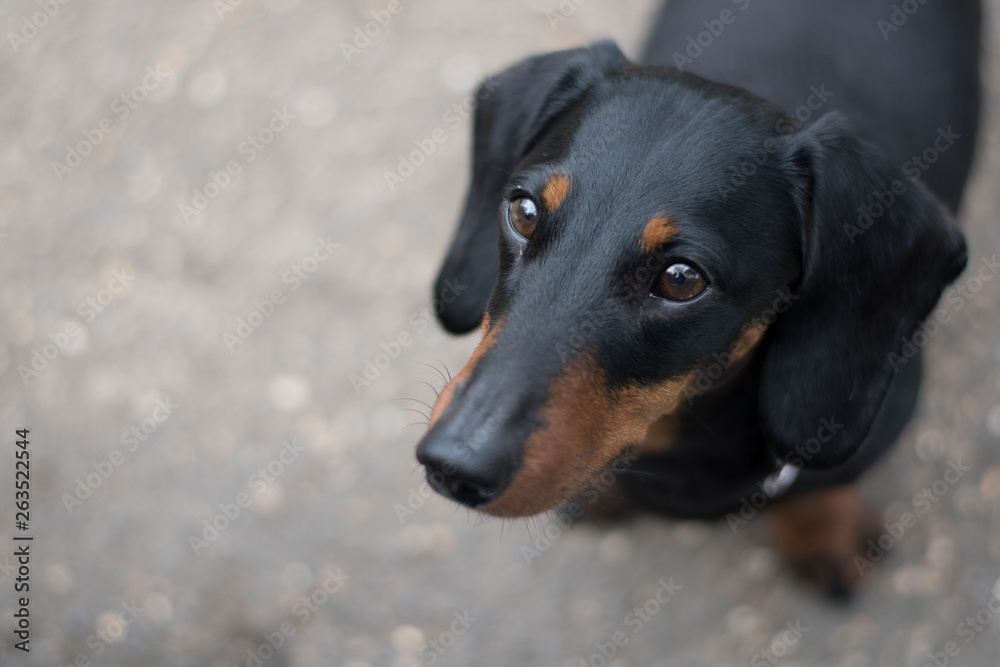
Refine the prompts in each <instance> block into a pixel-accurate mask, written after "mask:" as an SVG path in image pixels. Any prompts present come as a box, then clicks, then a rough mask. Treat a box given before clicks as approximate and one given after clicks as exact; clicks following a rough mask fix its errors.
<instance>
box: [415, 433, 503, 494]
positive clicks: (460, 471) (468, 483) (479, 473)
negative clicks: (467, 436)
mask: <svg viewBox="0 0 1000 667" xmlns="http://www.w3.org/2000/svg"><path fill="white" fill-rule="evenodd" d="M508 459H509V457H507V456H505V455H503V454H502V453H500V452H499V451H497V448H494V447H488V446H482V445H480V446H476V445H475V444H470V443H468V442H464V441H462V440H456V439H453V438H451V437H448V436H443V435H442V436H435V435H433V434H429V435H428V437H425V438H424V439H423V441H422V442H421V443H420V444H419V445H418V446H417V461H419V462H420V463H422V464H423V465H424V468H426V470H427V483H428V484H430V485H431V488H432V489H434V490H435V491H437V492H438V493H440V494H441V495H442V496H444V497H445V498H450V499H452V500H454V501H455V502H457V503H461V504H462V505H465V506H466V507H471V508H473V509H475V508H478V507H482V506H483V505H486V504H487V503H489V502H490V501H491V500H493V499H494V498H496V497H497V496H499V495H500V494H501V493H503V491H504V489H506V488H507V485H508V484H509V483H510V478H511V471H512V468H513V466H512V465H511V461H510V460H508Z"/></svg>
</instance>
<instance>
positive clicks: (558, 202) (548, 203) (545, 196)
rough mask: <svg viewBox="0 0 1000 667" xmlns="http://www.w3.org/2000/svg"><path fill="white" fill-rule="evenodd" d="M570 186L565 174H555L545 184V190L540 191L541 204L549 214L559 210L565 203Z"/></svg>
mask: <svg viewBox="0 0 1000 667" xmlns="http://www.w3.org/2000/svg"><path fill="white" fill-rule="evenodd" d="M570 186H571V183H570V180H569V176H567V175H566V174H556V175H555V176H553V177H552V178H550V179H549V182H548V183H546V184H545V189H544V190H542V203H543V204H545V208H546V209H547V210H548V211H549V212H550V213H554V212H555V211H557V210H559V207H560V206H562V204H563V202H564V201H566V195H568V194H569V189H570Z"/></svg>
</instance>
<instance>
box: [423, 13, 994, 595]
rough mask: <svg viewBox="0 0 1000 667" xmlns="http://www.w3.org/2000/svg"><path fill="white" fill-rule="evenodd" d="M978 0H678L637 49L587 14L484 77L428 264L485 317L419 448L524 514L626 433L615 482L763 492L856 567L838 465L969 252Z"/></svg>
mask: <svg viewBox="0 0 1000 667" xmlns="http://www.w3.org/2000/svg"><path fill="white" fill-rule="evenodd" d="M980 13H981V10H980V6H979V3H978V2H976V1H974V0H951V1H949V2H929V1H926V0H895V1H893V0H878V1H873V0H837V2H833V0H829V1H825V2H801V1H800V0H672V1H671V2H670V3H669V4H668V6H667V7H666V8H665V9H664V10H663V11H662V13H661V15H660V17H659V19H658V20H657V23H656V27H655V29H654V31H653V36H652V39H651V41H650V45H649V48H648V49H647V51H646V56H645V58H644V60H645V62H646V63H649V64H643V65H639V64H633V63H630V62H629V61H628V60H627V59H626V58H625V57H624V56H623V55H622V53H621V51H619V50H618V48H617V47H616V46H615V45H614V44H613V43H610V42H602V43H598V44H594V45H592V46H590V47H587V48H581V49H575V50H570V51H561V52H558V53H551V54H548V55H542V56H536V57H533V58H529V59H528V60H525V61H524V62H522V63H520V64H518V65H515V66H513V67H511V68H510V69H508V70H506V71H504V72H502V73H500V74H499V75H497V76H496V77H493V78H492V79H491V80H489V81H488V82H486V83H485V84H484V86H483V88H482V89H481V91H480V95H479V98H480V101H479V104H478V108H477V111H476V125H475V132H474V155H473V166H472V183H471V187H470V190H469V194H468V200H467V202H466V208H465V212H464V214H463V216H462V219H461V222H460V224H459V227H458V231H457V233H456V236H455V239H454V241H453V242H452V245H451V248H450V250H449V252H448V255H447V257H446V259H445V261H444V266H443V268H442V269H441V273H440V276H439V278H438V283H437V286H436V288H435V302H436V306H437V310H438V313H439V315H440V320H441V322H442V324H443V325H444V326H445V328H447V329H448V330H449V331H452V332H456V333H461V332H466V331H469V330H471V329H473V328H475V327H477V326H480V325H481V326H482V330H483V334H484V338H483V341H482V343H481V344H480V346H479V347H478V348H477V350H476V352H475V354H474V355H473V357H472V359H471V360H470V361H469V362H468V364H467V365H466V366H465V368H464V369H462V371H461V372H460V373H459V374H458V375H457V376H456V377H455V379H454V380H453V381H452V382H450V383H449V384H448V385H447V386H446V387H445V388H444V390H443V391H442V392H441V395H440V397H439V399H438V401H437V404H436V405H435V406H434V410H433V413H432V415H431V424H430V430H429V432H428V433H427V434H426V436H425V437H424V438H423V440H422V441H421V443H420V444H419V446H418V448H417V458H418V459H419V461H420V462H421V463H423V464H424V466H425V467H426V469H427V473H428V478H429V480H430V482H431V484H432V485H433V486H434V488H435V489H436V490H437V491H439V492H440V493H442V494H443V495H445V496H447V497H449V498H452V499H454V500H455V501H457V502H459V503H461V504H463V505H466V506H469V507H472V508H476V509H479V510H481V511H483V512H485V513H487V514H491V515H495V516H501V517H514V516H526V515H531V514H536V513H539V512H543V511H546V510H549V509H552V508H554V507H557V506H559V505H560V504H562V503H564V502H565V501H567V500H568V499H570V498H571V497H573V496H574V494H576V493H577V492H578V491H579V490H580V489H581V488H582V487H584V486H585V485H586V484H587V483H588V480H590V479H591V478H592V476H593V475H594V474H595V472H598V471H601V470H602V469H603V468H605V467H606V466H607V465H609V463H610V462H611V461H613V460H615V459H616V457H619V456H620V455H622V454H623V453H630V454H631V457H630V458H631V461H630V463H629V465H627V466H625V470H624V471H623V472H621V474H620V475H619V476H618V479H617V485H616V487H617V489H618V490H619V492H618V494H617V497H619V498H622V499H624V501H627V503H628V504H629V506H638V507H646V508H649V509H653V510H655V511H659V512H663V513H666V514H670V515H674V516H683V517H721V516H725V515H726V514H727V513H731V514H730V519H731V520H732V519H733V518H734V517H737V518H738V517H740V516H741V514H740V512H741V510H743V509H745V508H747V507H748V506H750V505H751V503H752V505H753V507H760V506H762V505H764V504H772V503H771V501H772V500H773V504H774V505H775V506H774V508H773V511H772V512H771V516H772V519H773V520H772V522H771V524H772V526H773V528H774V532H775V535H776V538H777V540H778V546H779V548H780V549H781V550H782V552H783V553H784V554H785V555H786V557H788V559H789V560H790V561H791V562H792V563H793V564H794V565H795V566H797V568H798V569H799V571H800V572H802V573H803V574H805V575H807V576H808V577H810V578H812V579H814V580H816V581H818V582H820V583H821V584H823V585H824V586H825V587H826V588H827V589H828V590H830V591H831V592H833V593H844V592H846V591H848V590H849V589H850V588H851V587H852V586H853V585H854V583H855V582H856V581H857V579H858V577H859V572H858V569H857V568H856V567H855V565H854V564H853V562H852V558H853V556H854V554H855V553H857V552H858V549H859V547H860V546H861V544H862V542H863V541H864V539H865V534H864V531H863V524H864V523H865V521H864V518H865V516H866V513H865V512H864V511H863V508H862V504H861V502H860V500H859V496H858V492H857V487H856V485H855V484H854V483H855V481H856V480H857V478H858V477H859V476H860V475H861V473H862V472H864V470H865V469H866V468H868V467H869V466H870V465H871V464H872V463H873V462H874V461H875V460H876V459H877V458H878V456H879V455H880V454H882V453H883V452H885V451H886V450H887V449H888V448H889V447H890V446H891V445H892V444H893V442H894V441H895V440H896V438H897V437H898V435H899V433H900V431H901V429H902V428H903V427H904V425H905V424H906V422H907V421H908V419H909V418H910V415H911V413H912V412H913V409H914V405H915V403H916V398H917V393H918V388H919V383H920V375H921V373H920V355H919V348H920V347H921V346H922V344H923V343H925V342H926V340H927V338H928V336H927V332H926V327H927V322H931V321H932V320H933V317H934V309H935V305H936V304H937V302H938V300H939V298H940V297H941V295H942V292H943V290H944V289H945V288H946V287H947V286H948V284H949V283H950V282H952V281H953V280H955V279H956V277H958V275H959V274H960V273H961V272H962V270H963V268H964V267H965V265H966V246H965V242H964V239H963V237H962V234H961V233H960V232H959V230H958V229H957V228H956V226H955V224H954V223H953V221H952V218H951V214H950V211H955V210H956V208H957V207H958V205H959V201H960V199H961V195H962V190H963V187H964V184H965V180H966V176H967V174H968V172H969V167H970V163H971V159H972V154H973V146H974V143H975V137H976V131H977V125H978V117H979V97H980V81H979V55H980V54H979V51H980ZM702 77H704V78H702ZM456 293H457V296H456ZM921 327H923V329H921ZM920 331H923V333H924V335H923V336H922V337H921V336H919V335H915V334H916V333H918V332H920ZM606 495H608V496H609V497H610V494H606ZM779 495H780V496H781V498H780V500H781V502H778V496H779ZM762 499H763V500H762ZM765 501H766V502H765ZM608 502H610V501H608ZM744 514H745V512H744Z"/></svg>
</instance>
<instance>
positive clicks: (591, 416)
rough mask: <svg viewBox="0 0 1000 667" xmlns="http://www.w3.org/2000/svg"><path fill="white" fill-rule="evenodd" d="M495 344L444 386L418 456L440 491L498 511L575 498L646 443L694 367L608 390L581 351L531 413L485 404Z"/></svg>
mask: <svg viewBox="0 0 1000 667" xmlns="http://www.w3.org/2000/svg"><path fill="white" fill-rule="evenodd" d="M493 344H494V339H492V338H491V334H487V335H486V337H484V339H483V342H482V343H481V344H480V346H479V347H478V348H477V349H476V352H475V353H474V354H473V357H472V359H471V360H470V362H469V364H467V365H466V367H465V368H463V370H462V372H460V373H459V374H458V375H457V376H456V377H455V379H454V380H452V382H450V383H448V385H447V386H446V387H445V388H444V390H442V392H441V395H440V397H439V398H438V401H437V403H436V404H435V406H434V410H433V412H432V414H431V427H430V430H429V431H428V433H427V435H426V436H425V437H424V439H423V440H422V441H421V442H420V444H419V445H418V447H417V459H418V460H419V461H420V462H421V463H422V464H424V466H425V468H426V471H427V478H428V482H429V484H430V485H431V487H432V488H433V489H434V490H435V491H437V492H438V493H440V494H441V495H443V496H445V497H447V498H450V499H452V500H454V501H455V502H458V503H460V504H462V505H465V506H466V507H470V508H473V509H476V510H478V511H481V512H483V513H484V514H488V515H491V516H497V517H524V516H532V515H535V514H539V513H542V512H546V511H548V510H551V509H554V508H556V507H558V506H559V505H561V504H563V503H564V502H566V501H567V500H568V499H570V498H571V497H573V496H574V495H575V494H576V493H577V492H578V491H580V489H582V488H583V487H584V486H585V485H586V484H587V482H588V481H589V480H590V479H591V478H592V477H593V476H594V475H595V474H599V473H601V472H602V471H604V470H606V469H607V468H608V466H609V465H610V464H611V463H612V462H613V461H615V460H616V459H617V458H618V457H620V456H621V455H622V453H623V452H625V451H626V450H628V449H629V448H631V447H634V446H637V445H640V444H642V443H645V442H646V441H647V440H648V438H649V434H650V432H651V427H650V425H651V424H654V423H655V422H657V420H658V419H659V418H660V417H662V416H663V415H664V414H669V413H672V412H673V411H674V410H675V409H676V408H677V406H678V404H679V402H680V400H681V397H682V394H683V391H684V390H685V388H686V387H687V386H688V384H689V383H690V381H691V379H692V378H693V376H694V374H693V373H691V374H688V375H685V376H683V377H680V378H677V379H672V380H667V381H664V382H661V383H659V384H655V385H648V386H639V385H634V386H626V387H622V388H617V389H609V388H608V385H607V382H606V379H605V373H604V372H603V370H602V369H601V368H600V367H599V366H598V364H597V363H596V361H595V358H594V357H593V356H592V355H582V356H580V357H579V358H578V359H577V360H576V361H574V362H572V363H571V364H569V365H568V366H567V367H566V368H564V369H563V370H562V372H561V373H560V374H559V375H558V376H557V377H556V378H555V379H554V380H553V381H552V382H551V383H550V385H549V388H548V390H547V392H545V399H544V401H543V404H542V405H540V406H538V407H537V408H535V409H534V410H533V412H532V415H531V416H530V417H525V416H524V414H523V409H521V407H520V406H519V408H517V409H510V410H507V409H505V408H504V407H503V405H504V404H503V403H502V402H501V403H500V405H498V406H497V407H495V408H493V409H486V410H484V404H486V403H489V402H490V396H491V391H490V386H489V385H490V380H489V378H488V377H484V376H476V377H472V369H473V368H474V367H475V364H476V362H477V361H478V360H479V359H480V358H482V356H483V355H484V354H485V353H486V352H487V351H488V350H489V349H490V348H491V346H492V345H493ZM470 365H471V367H470ZM466 383H474V384H475V387H471V386H466ZM504 398H505V399H507V400H508V401H509V397H507V396H505V397H504ZM508 404H511V403H508ZM522 404H523V402H522ZM515 415H516V416H515ZM526 422H530V423H531V425H532V430H531V431H530V432H529V433H525V423H526Z"/></svg>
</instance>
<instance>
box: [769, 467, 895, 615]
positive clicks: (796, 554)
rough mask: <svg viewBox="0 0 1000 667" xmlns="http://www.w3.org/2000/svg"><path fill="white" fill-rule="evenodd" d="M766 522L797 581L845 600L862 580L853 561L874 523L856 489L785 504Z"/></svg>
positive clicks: (835, 490) (840, 488)
mask: <svg viewBox="0 0 1000 667" xmlns="http://www.w3.org/2000/svg"><path fill="white" fill-rule="evenodd" d="M767 518H768V525H769V528H770V530H771V533H772V535H773V537H774V540H775V543H776V545H777V548H778V550H779V551H780V552H781V554H782V555H783V556H784V558H785V561H786V562H787V563H789V564H790V565H791V566H792V568H794V570H795V571H796V572H797V573H798V574H799V575H800V576H802V577H803V578H804V579H806V580H807V581H810V582H812V583H814V584H818V585H819V586H820V587H822V588H823V590H824V591H826V592H827V593H828V594H829V595H830V596H832V597H834V598H839V599H845V598H847V597H849V596H850V594H851V591H852V590H853V589H854V587H855V586H856V585H857V583H858V581H859V580H860V579H861V573H860V572H859V570H858V568H857V567H856V566H855V564H854V557H855V556H856V555H858V554H860V553H862V551H863V544H864V543H865V540H867V539H868V538H869V537H871V536H872V535H873V534H874V532H876V531H875V526H876V524H877V520H876V518H875V515H874V514H873V513H872V512H870V511H869V510H868V509H867V507H866V506H865V504H864V503H863V502H862V499H861V494H860V492H859V489H858V486H857V485H856V484H850V485H847V486H838V487H833V488H829V489H822V490H819V491H814V492H812V493H808V494H805V495H803V496H799V497H797V498H792V499H789V500H787V501H785V502H783V503H780V504H778V505H776V506H775V507H773V508H772V509H770V510H769V511H768V513H767Z"/></svg>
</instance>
